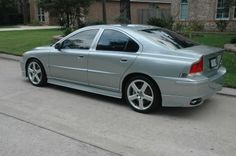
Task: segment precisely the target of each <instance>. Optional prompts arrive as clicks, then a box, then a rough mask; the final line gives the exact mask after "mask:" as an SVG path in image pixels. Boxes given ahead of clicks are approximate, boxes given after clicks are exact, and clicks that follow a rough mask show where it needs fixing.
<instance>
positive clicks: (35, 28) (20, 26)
mask: <svg viewBox="0 0 236 156" xmlns="http://www.w3.org/2000/svg"><path fill="white" fill-rule="evenodd" d="M59 28H61V27H60V26H27V25H19V26H16V27H13V28H0V32H1V31H21V30H43V29H59Z"/></svg>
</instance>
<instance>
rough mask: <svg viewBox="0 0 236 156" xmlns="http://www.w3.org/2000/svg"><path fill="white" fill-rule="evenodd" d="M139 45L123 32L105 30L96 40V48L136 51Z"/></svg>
mask: <svg viewBox="0 0 236 156" xmlns="http://www.w3.org/2000/svg"><path fill="white" fill-rule="evenodd" d="M138 49H139V45H138V44H137V43H136V42H135V41H133V40H132V39H131V38H129V37H128V36H126V35H125V34H123V33H121V32H119V31H115V30H105V31H104V32H103V34H102V36H101V38H100V40H99V41H98V45H97V50H105V51H127V52H137V51H138Z"/></svg>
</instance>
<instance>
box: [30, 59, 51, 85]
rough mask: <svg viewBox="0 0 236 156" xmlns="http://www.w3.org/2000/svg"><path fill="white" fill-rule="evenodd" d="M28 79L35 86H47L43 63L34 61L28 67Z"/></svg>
mask: <svg viewBox="0 0 236 156" xmlns="http://www.w3.org/2000/svg"><path fill="white" fill-rule="evenodd" d="M26 72H27V77H28V79H29V81H30V82H31V84H33V85H34V86H38V87H40V86H45V85H46V84H47V75H46V72H45V70H44V67H43V65H42V63H41V62H40V61H39V60H37V59H32V60H30V61H29V62H28V63H27V66H26Z"/></svg>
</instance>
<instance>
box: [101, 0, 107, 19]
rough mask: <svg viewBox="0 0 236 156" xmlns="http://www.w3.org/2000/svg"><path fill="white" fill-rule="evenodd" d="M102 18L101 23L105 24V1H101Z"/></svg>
mask: <svg viewBox="0 0 236 156" xmlns="http://www.w3.org/2000/svg"><path fill="white" fill-rule="evenodd" d="M102 18H103V23H107V12H106V0H102Z"/></svg>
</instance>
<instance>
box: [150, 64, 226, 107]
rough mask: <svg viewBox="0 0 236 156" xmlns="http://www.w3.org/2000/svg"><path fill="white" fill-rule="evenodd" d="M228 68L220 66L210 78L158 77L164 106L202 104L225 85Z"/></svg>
mask: <svg viewBox="0 0 236 156" xmlns="http://www.w3.org/2000/svg"><path fill="white" fill-rule="evenodd" d="M225 73H226V69H225V68H224V67H221V68H219V70H218V72H217V74H215V75H214V76H212V77H210V78H208V77H205V76H199V77H198V76H196V77H192V78H184V79H182V78H177V79H172V78H161V79H160V78H158V77H157V78H156V79H155V80H156V81H157V83H158V85H159V87H160V90H161V93H162V106H164V107H194V106H198V105H201V104H202V103H203V102H204V101H205V100H206V99H207V98H209V97H211V96H212V95H214V94H215V93H217V92H218V91H220V90H221V89H222V87H223V80H224V75H225Z"/></svg>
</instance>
